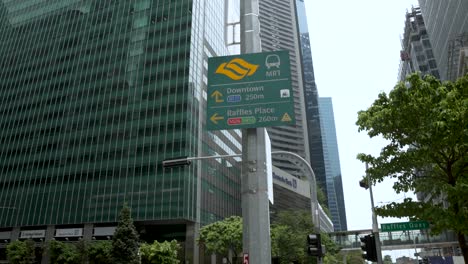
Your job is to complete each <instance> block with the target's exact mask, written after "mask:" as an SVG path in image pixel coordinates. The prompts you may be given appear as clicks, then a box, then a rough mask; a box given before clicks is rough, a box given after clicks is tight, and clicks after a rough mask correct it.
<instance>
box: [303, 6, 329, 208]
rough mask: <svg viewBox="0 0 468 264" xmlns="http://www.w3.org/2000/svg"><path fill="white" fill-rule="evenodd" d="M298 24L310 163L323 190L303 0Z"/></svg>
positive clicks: (319, 135) (319, 132)
mask: <svg viewBox="0 0 468 264" xmlns="http://www.w3.org/2000/svg"><path fill="white" fill-rule="evenodd" d="M296 7H297V17H298V26H299V36H300V39H299V45H300V47H301V62H302V69H303V71H302V72H303V75H302V76H303V84H304V98H305V107H306V121H307V132H308V133H307V139H308V142H309V153H310V163H311V165H312V167H313V169H314V172H315V175H316V177H317V183H318V185H319V186H320V187H321V188H322V190H323V191H324V192H325V194H326V197H327V200H328V193H327V188H326V181H327V179H326V176H325V160H324V149H323V136H322V129H321V128H320V126H321V124H320V113H319V104H318V97H319V94H318V90H317V85H316V83H315V74H314V65H313V61H312V51H311V49H310V38H309V27H308V25H307V16H306V9H305V4H304V1H303V0H297V1H296Z"/></svg>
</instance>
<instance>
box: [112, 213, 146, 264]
mask: <svg viewBox="0 0 468 264" xmlns="http://www.w3.org/2000/svg"><path fill="white" fill-rule="evenodd" d="M139 248H140V246H139V239H138V233H137V231H136V228H135V226H134V225H133V219H132V217H131V214H130V208H129V207H128V206H127V204H124V206H123V208H122V210H121V211H120V216H119V223H118V225H117V228H116V229H115V233H114V236H113V237H112V251H111V252H112V259H113V263H114V264H139V263H140V254H139Z"/></svg>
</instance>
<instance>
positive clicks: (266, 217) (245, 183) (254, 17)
mask: <svg viewBox="0 0 468 264" xmlns="http://www.w3.org/2000/svg"><path fill="white" fill-rule="evenodd" d="M258 13H259V8H258V0H241V1H240V16H241V17H240V22H241V23H240V24H241V53H255V52H261V45H260V22H259V20H258ZM265 152H266V149H265V128H248V129H243V130H242V177H241V181H242V183H241V190H242V195H241V200H242V218H243V230H242V233H243V238H242V245H243V254H244V255H245V254H248V260H249V263H254V264H266V263H271V242H270V209H269V200H268V184H267V175H266V158H265V154H266V153H265Z"/></svg>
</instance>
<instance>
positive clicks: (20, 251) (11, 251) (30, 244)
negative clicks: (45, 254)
mask: <svg viewBox="0 0 468 264" xmlns="http://www.w3.org/2000/svg"><path fill="white" fill-rule="evenodd" d="M34 249H35V246H34V241H32V240H26V241H19V240H16V241H13V242H11V243H10V244H8V245H7V248H6V254H7V258H8V261H9V262H10V263H12V264H32V263H34V262H35V259H36V255H35V253H34Z"/></svg>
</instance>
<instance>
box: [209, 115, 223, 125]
mask: <svg viewBox="0 0 468 264" xmlns="http://www.w3.org/2000/svg"><path fill="white" fill-rule="evenodd" d="M223 119H224V116H218V113H215V114H214V115H212V116H211V117H210V120H211V122H213V123H215V124H216V125H217V124H218V120H223Z"/></svg>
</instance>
